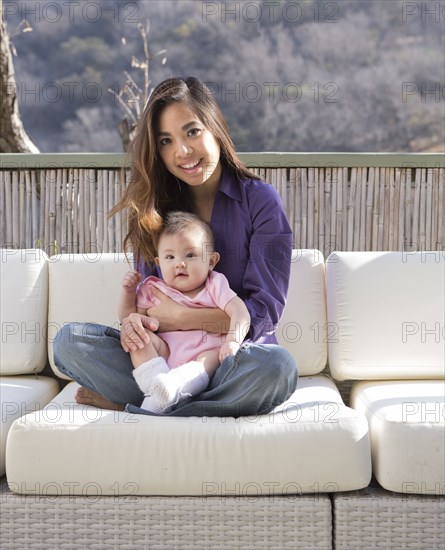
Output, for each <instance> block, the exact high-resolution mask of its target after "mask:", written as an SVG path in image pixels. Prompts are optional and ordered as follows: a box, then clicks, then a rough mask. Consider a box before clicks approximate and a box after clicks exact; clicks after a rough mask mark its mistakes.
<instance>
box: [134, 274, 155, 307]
mask: <svg viewBox="0 0 445 550" xmlns="http://www.w3.org/2000/svg"><path fill="white" fill-rule="evenodd" d="M152 288H153V285H152V282H151V281H149V280H148V279H145V280H144V281H142V283H140V284H139V286H138V288H137V290H136V307H138V308H141V309H148V308H150V307H153V306H154V305H155V304H154V302H153V293H152Z"/></svg>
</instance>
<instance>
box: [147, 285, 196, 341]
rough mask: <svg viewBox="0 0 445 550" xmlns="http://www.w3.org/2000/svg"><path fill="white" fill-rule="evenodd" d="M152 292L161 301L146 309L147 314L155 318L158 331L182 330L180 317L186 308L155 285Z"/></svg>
mask: <svg viewBox="0 0 445 550" xmlns="http://www.w3.org/2000/svg"><path fill="white" fill-rule="evenodd" d="M153 293H154V294H155V295H156V297H157V298H159V300H160V301H161V302H160V303H159V304H158V305H157V306H153V307H151V308H149V309H147V315H149V316H150V317H154V318H155V319H157V321H158V323H159V332H169V331H173V330H184V326H182V323H181V319H182V318H183V314H184V312H186V311H188V308H187V307H185V306H181V305H179V304H178V303H176V302H175V301H174V300H172V299H171V298H169V297H168V296H167V295H166V294H164V293H163V292H162V291H161V290H159V289H158V288H156V287H154V288H153Z"/></svg>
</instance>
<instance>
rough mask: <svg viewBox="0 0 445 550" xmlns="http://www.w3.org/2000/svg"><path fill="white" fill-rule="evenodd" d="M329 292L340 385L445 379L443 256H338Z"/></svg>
mask: <svg viewBox="0 0 445 550" xmlns="http://www.w3.org/2000/svg"><path fill="white" fill-rule="evenodd" d="M326 292H327V306H328V324H329V326H330V327H331V334H330V337H329V338H328V354H329V366H330V369H331V373H332V375H333V376H334V378H335V379H336V380H348V379H350V380H394V379H395V380H398V379H400V380H406V379H434V378H436V379H439V378H440V379H443V378H444V377H445V340H444V338H445V334H444V331H445V254H443V253H442V252H418V253H406V252H335V253H334V254H331V255H330V256H329V257H328V258H327V260H326Z"/></svg>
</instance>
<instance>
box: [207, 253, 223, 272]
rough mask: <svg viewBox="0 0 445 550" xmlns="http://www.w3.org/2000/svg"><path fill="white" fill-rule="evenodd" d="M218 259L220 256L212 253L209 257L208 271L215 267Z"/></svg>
mask: <svg viewBox="0 0 445 550" xmlns="http://www.w3.org/2000/svg"><path fill="white" fill-rule="evenodd" d="M220 258H221V256H220V255H219V253H218V252H212V255H211V256H210V262H209V267H210V269H213V268H214V267H215V265H216V264H217V263H218V262H219V259H220Z"/></svg>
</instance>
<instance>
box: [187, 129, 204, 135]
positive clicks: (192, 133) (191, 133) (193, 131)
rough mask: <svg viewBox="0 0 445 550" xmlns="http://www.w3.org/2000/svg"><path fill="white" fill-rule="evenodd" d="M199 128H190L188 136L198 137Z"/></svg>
mask: <svg viewBox="0 0 445 550" xmlns="http://www.w3.org/2000/svg"><path fill="white" fill-rule="evenodd" d="M201 131H202V130H201V128H192V129H191V130H190V131H189V136H191V137H196V136H199V135H200V134H201Z"/></svg>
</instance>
